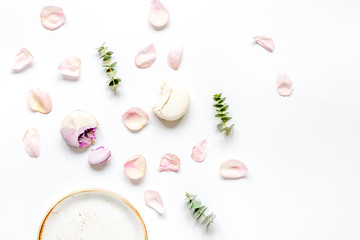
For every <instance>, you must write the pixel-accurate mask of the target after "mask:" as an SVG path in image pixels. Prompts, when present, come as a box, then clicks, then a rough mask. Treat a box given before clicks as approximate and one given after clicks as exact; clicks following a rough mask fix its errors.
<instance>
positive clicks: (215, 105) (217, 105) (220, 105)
mask: <svg viewBox="0 0 360 240" xmlns="http://www.w3.org/2000/svg"><path fill="white" fill-rule="evenodd" d="M213 106H214V107H217V108H222V107H223V106H224V105H222V104H218V103H217V104H214V105H213Z"/></svg>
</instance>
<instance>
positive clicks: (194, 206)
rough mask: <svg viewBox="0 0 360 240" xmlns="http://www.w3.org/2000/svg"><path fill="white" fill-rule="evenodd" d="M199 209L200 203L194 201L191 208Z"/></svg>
mask: <svg viewBox="0 0 360 240" xmlns="http://www.w3.org/2000/svg"><path fill="white" fill-rule="evenodd" d="M199 207H201V202H200V201H196V202H194V204H193V205H192V208H199Z"/></svg>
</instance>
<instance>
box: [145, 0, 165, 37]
mask: <svg viewBox="0 0 360 240" xmlns="http://www.w3.org/2000/svg"><path fill="white" fill-rule="evenodd" d="M149 21H150V24H151V25H152V26H153V27H154V28H155V29H156V30H161V29H163V28H165V27H166V25H167V24H168V23H169V12H168V11H167V10H166V9H165V7H164V6H163V5H162V4H161V2H160V1H159V0H153V1H152V2H151V6H150V12H149Z"/></svg>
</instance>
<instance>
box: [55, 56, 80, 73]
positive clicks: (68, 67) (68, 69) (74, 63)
mask: <svg viewBox="0 0 360 240" xmlns="http://www.w3.org/2000/svg"><path fill="white" fill-rule="evenodd" d="M58 70H59V72H60V73H61V74H62V75H63V76H64V77H70V78H74V79H77V78H78V77H79V76H80V70H81V60H80V58H78V57H75V56H72V57H67V58H65V59H64V61H62V63H61V64H60V65H59V67H58Z"/></svg>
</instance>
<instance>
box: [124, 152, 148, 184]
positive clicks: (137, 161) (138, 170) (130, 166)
mask: <svg viewBox="0 0 360 240" xmlns="http://www.w3.org/2000/svg"><path fill="white" fill-rule="evenodd" d="M124 168H125V174H126V176H128V177H129V178H130V179H132V180H137V179H140V178H142V177H144V175H145V170H146V160H145V157H144V156H142V155H140V154H138V155H135V156H133V157H131V158H129V159H128V160H127V162H126V163H125V164H124Z"/></svg>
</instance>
